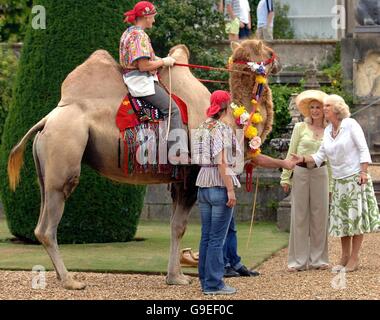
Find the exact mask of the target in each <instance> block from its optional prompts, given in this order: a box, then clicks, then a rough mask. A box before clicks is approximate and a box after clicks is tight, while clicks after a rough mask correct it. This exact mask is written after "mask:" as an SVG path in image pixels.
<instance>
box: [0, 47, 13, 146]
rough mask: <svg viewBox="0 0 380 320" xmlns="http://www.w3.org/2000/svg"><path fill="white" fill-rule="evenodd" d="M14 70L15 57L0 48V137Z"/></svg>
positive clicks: (8, 103)
mask: <svg viewBox="0 0 380 320" xmlns="http://www.w3.org/2000/svg"><path fill="white" fill-rule="evenodd" d="M16 70H17V59H16V56H15V55H14V54H13V53H12V52H11V51H10V50H7V49H4V50H2V49H1V48H0V137H1V136H2V133H3V126H4V122H5V119H6V117H7V114H8V110H9V105H10V102H11V95H12V87H13V83H14V79H15V74H16ZM0 144H1V142H0Z"/></svg>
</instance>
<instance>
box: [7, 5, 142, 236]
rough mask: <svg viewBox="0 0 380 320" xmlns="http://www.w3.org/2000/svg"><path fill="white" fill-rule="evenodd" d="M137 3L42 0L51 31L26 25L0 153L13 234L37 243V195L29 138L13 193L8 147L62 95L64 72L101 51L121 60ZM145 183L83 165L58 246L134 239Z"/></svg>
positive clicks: (53, 105) (52, 106)
mask: <svg viewBox="0 0 380 320" xmlns="http://www.w3.org/2000/svg"><path fill="white" fill-rule="evenodd" d="M131 2H132V3H133V2H134V1H126V0H123V1H122V0H119V1H109V0H97V1H91V4H89V1H87V0H65V1H56V0H39V1H35V4H38V5H42V6H44V7H45V8H46V14H47V19H46V22H47V28H46V29H45V30H34V29H32V27H31V24H29V26H28V30H27V33H26V37H25V40H24V46H23V51H22V55H21V59H20V64H19V66H20V68H19V69H18V74H17V77H16V83H15V89H14V94H13V97H14V98H13V100H12V104H11V109H10V111H9V115H8V117H7V120H6V123H5V126H4V134H3V140H2V141H3V143H2V146H1V147H2V148H1V154H0V191H1V198H2V202H3V205H4V211H5V214H6V217H7V221H8V225H9V228H10V231H11V232H12V234H13V235H15V236H17V237H20V238H24V239H28V240H32V241H35V240H36V239H35V237H34V234H33V231H34V228H35V226H36V224H37V221H38V216H39V211H40V192H39V190H38V183H37V177H36V172H35V168H34V162H33V157H32V143H28V146H27V149H26V152H25V165H24V167H23V168H22V170H21V184H20V185H19V187H18V189H17V190H16V192H15V193H13V192H11V191H10V189H9V186H8V177H7V159H8V155H9V152H10V150H11V148H12V147H13V146H14V145H15V144H16V143H17V142H18V141H19V140H20V139H21V137H22V136H23V135H24V134H25V133H26V132H27V130H28V129H29V128H30V127H32V126H33V125H34V124H35V123H36V122H37V121H38V120H39V119H41V118H42V117H43V116H45V115H46V114H47V113H48V112H49V111H50V110H52V109H53V108H54V107H55V106H56V105H57V103H58V101H59V99H60V86H61V83H62V81H63V80H64V79H65V77H66V76H67V74H68V73H69V72H71V71H72V70H73V69H74V68H75V67H76V66H77V65H79V64H81V63H82V62H83V61H84V60H85V59H87V58H88V57H89V55H90V54H91V53H92V52H94V51H95V50H97V49H106V50H108V51H109V52H110V53H111V54H112V55H113V57H114V58H115V59H118V46H119V40H120V36H121V34H122V32H123V30H124V29H125V25H124V24H123V12H124V11H125V9H126V8H129V7H131V5H132V4H131ZM144 194H145V188H144V187H140V186H128V185H122V184H117V183H113V182H111V181H109V180H107V179H105V178H101V177H100V176H99V175H98V174H96V173H95V172H94V171H92V170H90V169H89V168H88V167H86V166H83V168H82V174H81V182H80V184H79V186H78V188H77V189H76V190H75V192H74V193H73V195H72V196H71V197H70V199H69V200H68V201H67V203H66V207H65V213H64V215H63V218H62V221H61V223H60V225H59V229H58V240H59V242H61V243H89V242H116V241H129V240H131V239H132V238H133V237H134V235H135V232H136V229H137V224H138V220H139V216H140V212H141V209H142V206H143V198H144Z"/></svg>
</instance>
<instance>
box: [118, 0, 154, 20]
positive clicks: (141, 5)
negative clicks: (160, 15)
mask: <svg viewBox="0 0 380 320" xmlns="http://www.w3.org/2000/svg"><path fill="white" fill-rule="evenodd" d="M156 13H157V11H156V8H155V7H154V5H153V3H151V2H149V1H140V2H137V3H136V5H135V6H134V8H133V9H132V10H130V11H127V12H126V13H124V16H125V19H124V22H129V23H133V22H135V21H136V18H137V17H146V16H151V15H155V14H156Z"/></svg>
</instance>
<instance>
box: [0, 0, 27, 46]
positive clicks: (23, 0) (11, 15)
mask: <svg viewBox="0 0 380 320" xmlns="http://www.w3.org/2000/svg"><path fill="white" fill-rule="evenodd" d="M32 2H33V0H0V41H9V42H19V41H22V39H23V38H24V35H25V31H26V26H27V22H28V17H29V15H30V9H31V6H32Z"/></svg>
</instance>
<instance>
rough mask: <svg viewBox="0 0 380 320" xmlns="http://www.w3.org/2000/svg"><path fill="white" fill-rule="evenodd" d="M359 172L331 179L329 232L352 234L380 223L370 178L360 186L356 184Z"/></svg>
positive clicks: (333, 233)
mask: <svg viewBox="0 0 380 320" xmlns="http://www.w3.org/2000/svg"><path fill="white" fill-rule="evenodd" d="M358 179H359V174H354V175H352V176H349V177H347V178H344V179H334V185H333V190H332V202H331V207H330V223H329V232H330V235H332V236H335V237H345V236H354V235H359V234H363V233H369V232H373V231H375V230H376V229H378V228H379V227H380V214H379V208H378V206H377V201H376V197H375V192H374V190H373V184H372V180H371V178H370V177H369V178H368V183H367V184H366V185H364V186H363V189H362V187H361V186H360V185H358V183H357V181H358Z"/></svg>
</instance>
